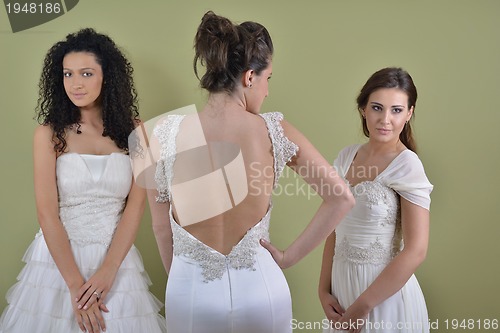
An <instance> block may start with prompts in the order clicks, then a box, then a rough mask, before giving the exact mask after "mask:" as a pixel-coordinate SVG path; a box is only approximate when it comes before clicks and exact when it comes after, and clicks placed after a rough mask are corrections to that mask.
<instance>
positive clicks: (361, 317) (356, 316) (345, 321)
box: [339, 299, 370, 333]
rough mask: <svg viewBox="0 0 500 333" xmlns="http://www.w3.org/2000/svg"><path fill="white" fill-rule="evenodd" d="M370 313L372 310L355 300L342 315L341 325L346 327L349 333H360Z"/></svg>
mask: <svg viewBox="0 0 500 333" xmlns="http://www.w3.org/2000/svg"><path fill="white" fill-rule="evenodd" d="M358 300H359V299H358ZM368 313H370V310H369V309H368V308H367V307H363V306H360V305H359V303H357V302H354V303H353V304H352V305H351V306H350V307H348V308H347V310H346V311H345V313H344V314H343V315H342V318H341V319H340V320H339V327H342V328H346V329H347V331H349V333H359V332H361V329H362V328H363V326H364V325H365V322H366V319H367V317H368Z"/></svg>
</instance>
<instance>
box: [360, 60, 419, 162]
mask: <svg viewBox="0 0 500 333" xmlns="http://www.w3.org/2000/svg"><path fill="white" fill-rule="evenodd" d="M381 88H398V89H401V90H402V91H404V92H405V93H406V95H407V96H408V109H410V108H411V107H413V115H412V117H411V119H410V121H408V122H407V123H406V124H405V126H404V127H403V130H402V131H401V134H400V135H399V139H400V140H401V142H402V143H403V144H404V145H405V146H406V148H408V149H410V150H411V151H413V152H415V153H416V152H417V145H416V142H415V139H414V138H413V133H412V128H411V122H412V121H413V118H414V116H415V104H416V103H417V87H415V84H414V83H413V79H412V77H411V76H410V74H408V72H407V71H405V70H403V69H402V68H398V67H388V68H383V69H381V70H379V71H377V72H375V73H374V74H373V75H372V76H370V78H369V79H368V81H366V83H365V85H364V86H363V88H361V91H360V93H359V95H358V98H357V99H356V102H357V104H358V111H359V115H360V117H361V123H362V125H363V133H364V135H365V136H366V137H367V138H368V137H370V132H368V127H367V126H366V119H365V118H363V110H364V108H365V107H366V104H367V103H368V99H369V97H370V95H371V94H372V93H373V92H374V91H375V90H378V89H381Z"/></svg>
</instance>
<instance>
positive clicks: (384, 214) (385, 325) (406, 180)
mask: <svg viewBox="0 0 500 333" xmlns="http://www.w3.org/2000/svg"><path fill="white" fill-rule="evenodd" d="M360 146H361V145H352V146H349V147H346V148H344V149H343V150H342V151H341V152H340V153H339V156H338V157H337V159H336V160H335V162H334V167H335V168H336V170H337V172H338V173H339V175H341V176H342V177H344V179H345V175H346V173H347V172H348V170H349V167H350V166H351V164H352V161H353V159H354V157H355V156H356V153H357V151H358V149H359V147H360ZM345 181H346V182H347V183H348V185H349V186H350V188H351V191H352V193H353V195H354V197H355V199H356V205H355V206H354V208H353V209H352V210H351V211H350V212H349V213H348V214H347V215H346V216H345V218H344V219H343V220H342V221H341V223H340V224H339V226H338V227H337V229H336V244H335V255H334V257H333V268H332V282H331V283H332V285H331V286H332V293H333V295H334V296H336V297H337V299H338V301H339V303H340V305H341V306H342V307H343V308H344V309H347V308H348V307H349V306H350V305H351V304H352V303H353V302H354V301H355V300H356V299H357V298H358V297H359V296H360V295H361V293H363V291H365V290H366V289H367V288H368V286H370V284H371V283H372V282H373V281H374V280H375V279H376V278H377V276H378V275H379V274H380V272H382V270H383V269H384V268H385V267H386V266H387V264H388V263H389V262H390V261H391V259H392V258H393V257H394V256H395V255H397V254H398V252H399V251H400V250H401V249H402V246H403V241H402V234H401V221H400V217H399V216H400V205H399V196H401V197H403V198H405V199H406V200H408V201H410V202H412V203H414V204H416V205H418V206H421V207H423V208H425V209H427V210H428V209H429V208H430V193H431V191H432V188H433V187H432V185H431V184H430V183H429V181H428V179H427V177H426V175H425V172H424V168H423V166H422V163H421V162H420V160H419V158H418V156H417V155H416V154H415V153H414V152H412V151H411V150H404V151H403V152H401V153H400V154H399V155H398V156H397V157H396V158H395V159H394V160H393V161H392V162H391V163H390V164H389V166H388V167H387V168H386V169H385V170H384V171H382V172H381V173H380V174H378V176H377V177H376V178H375V179H374V180H373V181H364V182H361V183H359V184H357V185H355V186H351V185H350V184H349V182H348V181H347V180H345ZM324 332H325V333H326V332H328V333H331V332H346V331H337V330H335V329H332V328H330V329H325V330H324ZM362 332H367V333H368V332H377V333H380V332H429V327H428V314H427V307H426V305H425V300H424V296H423V294H422V291H421V289H420V286H419V284H418V282H417V279H416V278H415V276H414V275H412V276H411V277H410V279H409V280H408V282H407V283H406V284H405V285H404V286H403V288H401V289H400V290H399V291H398V292H396V294H394V295H393V296H391V297H389V298H388V299H387V300H385V301H384V302H382V303H381V304H379V305H377V306H376V307H375V308H374V309H373V310H372V311H371V312H370V313H369V315H368V318H367V323H366V324H365V327H364V328H363V330H362Z"/></svg>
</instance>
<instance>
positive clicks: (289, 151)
mask: <svg viewBox="0 0 500 333" xmlns="http://www.w3.org/2000/svg"><path fill="white" fill-rule="evenodd" d="M260 116H261V117H262V118H264V121H265V122H266V126H267V131H268V133H269V138H270V139H271V142H272V145H273V156H274V187H275V188H276V186H277V184H278V180H279V178H280V177H281V174H282V172H283V169H284V168H285V165H286V164H287V163H288V162H290V161H291V160H292V158H293V157H294V156H295V155H297V152H298V151H299V146H297V145H296V144H295V143H294V142H292V141H290V140H289V139H288V138H287V137H286V136H285V132H284V131H283V127H282V126H281V121H282V120H283V114H282V113H281V112H268V113H263V114H261V115H260Z"/></svg>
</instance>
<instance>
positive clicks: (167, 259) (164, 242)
mask: <svg viewBox="0 0 500 333" xmlns="http://www.w3.org/2000/svg"><path fill="white" fill-rule="evenodd" d="M157 196H158V191H157V190H148V203H149V209H150V211H151V219H152V225H153V232H154V234H155V238H156V244H157V245H158V250H159V252H160V257H161V260H162V262H163V267H165V271H166V272H167V274H169V272H170V266H171V265H172V255H173V239H172V228H171V227H170V216H169V210H170V203H168V202H165V203H158V202H156V197H157Z"/></svg>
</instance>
